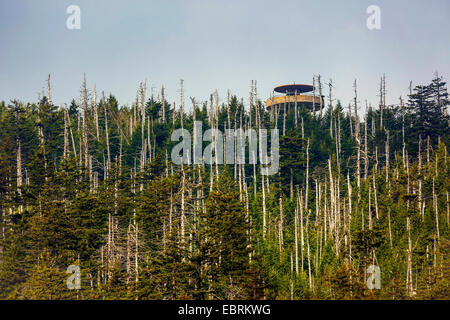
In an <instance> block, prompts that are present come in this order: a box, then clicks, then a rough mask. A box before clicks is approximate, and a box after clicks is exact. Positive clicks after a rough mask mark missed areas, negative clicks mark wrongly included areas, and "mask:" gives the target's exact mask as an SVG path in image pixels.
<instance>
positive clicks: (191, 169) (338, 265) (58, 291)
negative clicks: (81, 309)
mask: <svg viewBox="0 0 450 320" xmlns="http://www.w3.org/2000/svg"><path fill="white" fill-rule="evenodd" d="M85 79H86V78H85ZM315 82H316V83H317V88H316V89H315V94H317V95H323V96H324V99H323V105H321V106H320V110H317V111H314V112H310V111H308V110H307V109H306V108H305V106H303V105H301V104H298V105H296V106H295V107H291V106H288V107H286V106H285V107H284V108H279V109H271V110H267V109H266V108H265V105H264V103H263V102H262V101H261V100H260V97H258V95H257V89H256V81H255V82H253V81H252V86H251V87H252V89H251V94H250V98H248V97H243V98H240V97H236V96H234V95H232V94H231V93H229V94H228V95H227V96H225V97H221V99H220V100H219V96H218V94H217V91H216V92H215V93H213V94H211V98H210V100H209V101H205V102H198V101H196V100H195V99H194V98H190V99H186V98H185V97H184V94H183V82H181V84H180V93H181V94H180V100H179V102H177V103H174V102H169V101H167V100H166V99H165V92H164V88H161V91H160V92H159V93H158V94H157V95H156V96H154V95H150V96H149V94H148V92H147V89H146V84H145V83H141V84H140V85H139V88H138V91H137V95H136V101H135V102H134V103H132V104H131V105H119V104H118V101H117V100H116V98H115V97H114V95H112V94H109V95H105V94H104V93H100V92H97V90H96V88H95V85H93V86H92V89H88V85H87V83H86V80H84V82H83V83H82V85H81V90H80V97H79V98H78V97H77V98H76V100H75V99H74V100H72V101H71V102H70V103H68V105H63V106H57V105H54V104H53V103H52V98H51V86H50V77H49V79H48V90H47V92H45V93H42V94H40V96H39V98H38V100H37V101H36V102H20V101H10V102H1V103H0V298H2V299H449V298H450V287H449V285H450V238H449V231H450V230H449V218H450V217H449V214H450V208H449V206H450V202H449V191H450V190H449V189H450V188H449V187H450V184H449V178H450V176H449V169H450V168H449V166H450V163H449V162H450V161H449V160H450V159H449V156H448V146H449V143H450V140H449V138H450V136H449V116H448V105H449V98H448V94H447V88H446V83H445V82H444V80H443V79H442V77H440V76H438V75H436V76H435V77H434V79H433V80H432V81H431V82H430V83H425V84H423V85H417V86H411V88H410V90H409V92H407V93H406V94H405V96H404V97H403V98H402V97H400V98H399V100H398V103H397V104H395V105H387V104H386V97H385V96H386V89H385V80H384V76H383V77H382V78H381V82H380V88H379V97H380V101H379V103H377V105H376V106H371V105H369V104H368V103H367V102H365V101H364V100H362V98H361V97H359V96H358V90H357V82H356V80H355V83H354V87H353V90H354V95H355V98H354V102H353V103H352V104H350V105H348V106H344V105H342V104H341V102H340V101H339V97H334V96H333V92H332V86H331V85H330V86H328V84H322V83H321V82H320V78H316V79H315ZM425 82H426V81H425ZM322 87H323V88H327V89H326V90H325V89H323V90H322ZM375 90H378V89H375ZM322 91H324V92H322ZM325 91H327V92H325ZM0 98H1V97H0ZM185 100H187V101H185ZM219 101H220V102H219ZM194 121H201V122H202V124H203V129H204V130H206V129H208V128H217V129H219V130H221V131H222V132H225V130H226V129H230V128H231V129H238V128H240V129H245V130H248V129H250V128H254V129H256V131H257V132H258V129H261V128H264V129H273V128H278V129H279V132H280V142H279V143H280V170H279V172H278V173H277V174H276V175H268V176H265V175H261V170H260V166H261V165H260V164H259V163H258V164H257V165H253V164H250V163H249V161H246V164H236V163H235V164H226V165H215V164H213V165H209V164H183V165H176V164H174V163H172V161H171V150H172V148H173V146H174V145H175V144H177V143H178V142H174V141H171V134H172V132H173V131H174V130H175V129H178V128H184V129H187V130H188V131H189V132H192V130H193V123H194ZM208 144H209V142H207V141H205V142H204V145H203V146H204V147H206V146H207V145H208ZM70 265H76V266H79V267H80V271H81V288H80V289H79V290H69V289H68V288H67V286H66V280H67V278H68V277H69V276H70V274H68V273H66V270H67V268H68V267H69V266H70ZM370 265H376V266H378V267H379V268H380V271H381V287H380V289H373V290H370V289H369V288H368V287H367V285H366V283H367V280H368V277H369V276H370V275H369V274H368V272H367V269H368V267H369V266H370Z"/></svg>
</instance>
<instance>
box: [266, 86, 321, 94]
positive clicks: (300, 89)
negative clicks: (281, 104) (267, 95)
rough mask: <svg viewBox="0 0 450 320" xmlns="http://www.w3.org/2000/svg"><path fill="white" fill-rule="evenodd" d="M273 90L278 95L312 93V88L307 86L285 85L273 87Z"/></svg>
mask: <svg viewBox="0 0 450 320" xmlns="http://www.w3.org/2000/svg"><path fill="white" fill-rule="evenodd" d="M273 90H274V91H276V92H279V93H295V92H297V93H303V92H310V91H313V90H314V87H313V86H312V85H309V84H285V85H282V86H278V87H275V89H273Z"/></svg>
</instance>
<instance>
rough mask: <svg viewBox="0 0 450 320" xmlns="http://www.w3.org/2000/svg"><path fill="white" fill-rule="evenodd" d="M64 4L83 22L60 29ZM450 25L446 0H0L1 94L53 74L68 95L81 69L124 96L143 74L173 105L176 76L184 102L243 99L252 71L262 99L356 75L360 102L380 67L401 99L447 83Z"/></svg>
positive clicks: (25, 94)
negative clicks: (374, 10) (436, 78)
mask: <svg viewBox="0 0 450 320" xmlns="http://www.w3.org/2000/svg"><path fill="white" fill-rule="evenodd" d="M71 4H74V5H78V6H79V7H80V8H81V29H80V30H69V29H67V28H66V20H67V18H68V17H69V15H68V14H67V13H66V8H67V7H68V6H69V5H71ZM369 5H378V6H379V7H380V9H381V30H369V29H367V27H366V20H367V18H368V16H369V15H368V14H367V13H366V9H367V7H368V6H369ZM449 30H450V1H448V0H430V1H406V0H388V1H382V0H371V1H365V0H345V1H336V0H330V1H323V0H322V1H300V0H296V1H283V0H281V1H262V0H238V1H236V0H221V1H214V0H208V1H207V0H203V1H201V0H184V1H182V0H179V1H175V0H165V1H148V0H147V1H138V0H134V1H133V0H129V1H120V2H119V1H110V0H109V1H107V0H95V1H92V0H90V1H87V0H70V1H66V0H39V1H36V0H20V1H19V0H0V41H1V42H0V100H5V101H7V102H9V100H10V99H14V98H17V99H19V100H22V101H36V99H37V93H38V92H39V91H41V90H42V88H44V87H45V86H46V79H47V76H48V74H49V73H50V74H51V76H52V87H53V88H52V98H53V101H54V102H55V103H57V104H63V103H67V104H69V103H70V100H71V99H72V98H78V96H79V88H80V85H81V82H82V79H83V73H84V72H86V75H87V82H88V86H89V87H90V88H92V87H93V85H94V83H95V84H96V85H97V90H98V91H102V90H104V91H105V93H106V94H109V93H110V92H111V93H113V94H114V95H115V96H116V98H117V99H118V100H119V103H120V104H121V105H124V104H131V103H132V102H133V101H134V100H135V96H136V90H137V87H138V85H139V82H141V81H144V80H147V82H148V87H149V93H150V87H154V93H155V95H156V94H157V92H158V91H159V90H160V87H161V85H164V86H165V87H166V95H167V99H168V100H169V101H170V102H172V101H176V102H177V105H178V103H179V80H180V79H184V83H185V96H186V100H185V101H186V105H187V106H188V107H190V106H191V103H190V100H189V97H195V98H196V99H197V101H203V100H207V99H208V98H209V94H210V93H212V92H213V91H214V90H215V89H216V88H217V89H218V90H219V97H220V99H221V101H225V99H226V92H227V90H228V89H229V90H230V91H231V93H233V94H236V95H238V96H239V97H243V98H244V101H245V103H246V104H248V101H249V91H250V82H251V80H252V79H254V80H257V84H258V96H259V98H261V99H262V100H265V99H267V98H268V97H269V96H270V95H271V92H272V89H273V87H275V86H277V85H280V84H286V83H292V82H296V83H309V84H311V83H312V77H313V74H316V75H317V74H321V76H322V79H323V80H324V81H328V79H330V78H331V79H333V83H334V94H335V97H336V98H338V99H340V100H341V101H342V103H343V104H344V106H346V105H347V104H348V103H349V102H350V101H351V99H352V97H353V88H352V85H353V81H354V79H355V78H356V79H357V80H358V87H359V101H360V102H361V105H363V103H364V100H365V99H367V100H368V101H369V102H371V103H372V104H373V105H376V104H377V101H378V97H377V94H378V84H379V80H380V77H381V76H382V74H383V73H385V74H386V89H387V103H388V104H389V103H397V102H398V97H399V96H400V95H401V94H402V95H403V96H405V95H406V94H407V91H408V90H407V88H408V85H409V81H411V80H412V81H413V84H425V83H428V82H429V81H430V80H431V78H432V77H433V74H434V72H435V71H439V73H440V74H442V75H443V76H444V79H445V80H447V81H448V80H449V78H450V59H449V56H450V55H449V54H450V34H449ZM325 93H326V91H325Z"/></svg>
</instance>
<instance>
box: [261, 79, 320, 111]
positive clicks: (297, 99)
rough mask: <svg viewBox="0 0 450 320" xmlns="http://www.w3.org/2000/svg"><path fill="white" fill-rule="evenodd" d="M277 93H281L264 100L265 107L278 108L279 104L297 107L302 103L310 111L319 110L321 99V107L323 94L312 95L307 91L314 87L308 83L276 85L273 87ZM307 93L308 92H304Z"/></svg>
mask: <svg viewBox="0 0 450 320" xmlns="http://www.w3.org/2000/svg"><path fill="white" fill-rule="evenodd" d="M273 90H274V91H275V92H277V93H281V94H279V95H276V96H272V97H271V98H269V99H267V100H266V108H267V109H270V108H272V107H276V108H279V107H280V106H284V105H285V104H286V107H294V106H295V104H297V107H301V106H302V105H304V106H305V107H306V108H307V109H309V110H310V111H314V110H319V109H320V102H321V101H322V107H323V96H322V97H320V96H319V95H314V94H311V93H308V92H311V91H313V90H314V87H313V86H312V85H309V84H287V85H283V86H278V87H276V88H274V89H273ZM305 93H308V94H305Z"/></svg>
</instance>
